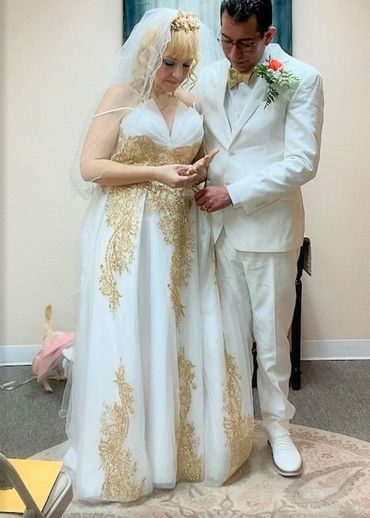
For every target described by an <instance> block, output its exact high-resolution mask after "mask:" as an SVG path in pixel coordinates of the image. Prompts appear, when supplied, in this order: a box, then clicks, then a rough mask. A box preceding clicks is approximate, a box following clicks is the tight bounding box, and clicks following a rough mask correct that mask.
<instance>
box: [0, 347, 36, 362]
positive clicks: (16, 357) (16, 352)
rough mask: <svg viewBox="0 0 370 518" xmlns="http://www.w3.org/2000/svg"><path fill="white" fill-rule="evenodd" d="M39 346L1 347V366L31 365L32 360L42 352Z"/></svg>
mask: <svg viewBox="0 0 370 518" xmlns="http://www.w3.org/2000/svg"><path fill="white" fill-rule="evenodd" d="M40 347H41V346H40V344H38V345H1V346H0V366H1V365H31V364H32V360H33V359H34V357H35V356H36V354H37V353H38V352H39V350H40Z"/></svg>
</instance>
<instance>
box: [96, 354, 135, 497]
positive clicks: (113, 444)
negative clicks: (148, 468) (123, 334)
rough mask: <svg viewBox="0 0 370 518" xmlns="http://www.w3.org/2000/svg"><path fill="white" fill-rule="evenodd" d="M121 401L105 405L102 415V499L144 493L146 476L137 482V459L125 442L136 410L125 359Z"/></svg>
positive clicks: (120, 372)
mask: <svg viewBox="0 0 370 518" xmlns="http://www.w3.org/2000/svg"><path fill="white" fill-rule="evenodd" d="M115 374H116V377H115V383H116V385H117V386H118V394H119V401H118V402H114V403H113V404H112V405H108V404H105V405H104V411H103V414H102V417H101V439H100V442H99V455H100V467H101V468H102V469H103V471H104V474H105V479H104V483H103V485H102V490H101V498H102V499H103V500H114V501H119V502H131V501H133V500H137V499H139V498H140V497H141V496H142V494H143V489H144V482H145V478H144V479H142V480H141V481H140V482H137V481H135V475H136V471H137V465H136V462H134V461H133V459H132V454H131V452H130V450H126V449H124V447H123V444H124V442H125V440H126V438H127V434H128V430H129V425H130V414H133V413H134V410H133V403H134V398H133V390H132V387H131V386H130V385H129V384H128V383H127V382H126V380H125V369H124V367H123V364H122V360H121V362H120V365H119V367H118V370H117V371H116V373H115Z"/></svg>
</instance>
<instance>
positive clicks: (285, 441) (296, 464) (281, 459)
mask: <svg viewBox="0 0 370 518" xmlns="http://www.w3.org/2000/svg"><path fill="white" fill-rule="evenodd" d="M268 444H269V446H270V448H271V451H272V459H273V461H274V467H275V469H276V471H277V472H278V473H279V474H280V475H282V476H283V477H296V476H297V475H300V474H301V473H302V469H303V463H302V457H301V454H300V453H299V451H298V450H297V448H296V446H295V444H294V442H293V441H292V439H291V438H290V436H289V434H284V435H280V436H279V437H275V438H271V439H270V440H269V441H268Z"/></svg>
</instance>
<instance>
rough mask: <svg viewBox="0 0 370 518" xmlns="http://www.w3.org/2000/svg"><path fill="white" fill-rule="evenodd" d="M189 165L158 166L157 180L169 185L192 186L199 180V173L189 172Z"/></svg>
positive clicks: (175, 186) (176, 186)
mask: <svg viewBox="0 0 370 518" xmlns="http://www.w3.org/2000/svg"><path fill="white" fill-rule="evenodd" d="M189 169H190V168H189V166H187V165H180V164H171V165H162V166H158V167H157V170H156V178H155V179H156V180H157V181H158V182H160V183H163V184H164V185H167V186H168V187H172V188H179V187H192V186H193V185H194V184H195V183H197V182H198V174H197V173H196V172H189Z"/></svg>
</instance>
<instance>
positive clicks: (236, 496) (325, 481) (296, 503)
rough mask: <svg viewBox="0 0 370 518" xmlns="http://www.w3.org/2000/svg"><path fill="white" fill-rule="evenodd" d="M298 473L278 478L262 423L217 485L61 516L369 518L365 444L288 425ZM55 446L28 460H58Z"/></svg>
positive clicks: (181, 487) (77, 508)
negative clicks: (236, 465)
mask: <svg viewBox="0 0 370 518" xmlns="http://www.w3.org/2000/svg"><path fill="white" fill-rule="evenodd" d="M291 434H292V437H293V439H294V440H295V442H296V444H297V446H298V448H299V449H300V451H301V454H302V457H303V461H304V473H303V475H302V476H301V477H299V478H283V477H281V476H280V475H278V474H277V473H276V472H275V470H274V469H273V467H272V462H271V454H270V451H269V448H268V446H267V444H266V436H265V433H264V432H263V430H262V426H261V422H260V421H257V422H256V425H255V445H254V450H253V453H252V455H251V457H250V459H249V461H248V462H247V463H246V465H245V466H243V467H242V468H241V469H240V470H239V471H238V472H237V473H236V474H235V476H234V477H233V478H232V479H231V480H230V481H229V482H228V483H227V484H226V485H224V486H223V487H218V488H214V487H205V486H203V485H201V484H186V483H180V484H178V486H177V487H176V488H175V489H173V490H167V491H164V490H158V491H155V492H154V493H153V494H152V495H151V496H150V497H148V498H146V499H145V500H143V501H140V502H139V503H136V504H134V505H119V504H103V505H95V506H92V505H88V504H82V503H80V502H72V503H71V505H70V506H69V507H68V509H67V511H66V513H65V514H64V516H65V517H66V518H105V517H107V518H115V517H121V516H124V517H126V516H127V517H130V518H134V517H135V518H149V517H153V518H180V517H188V518H212V517H220V518H229V517H230V518H231V517H232V518H270V517H273V518H306V517H307V518H308V517H310V518H311V517H315V518H366V517H368V518H370V443H368V442H364V441H360V440H358V439H352V438H351V437H346V436H344V435H339V434H335V433H331V432H324V431H322V430H317V429H314V428H307V427H305V426H297V425H292V426H291ZM61 446H62V445H60V446H56V447H54V448H50V449H49V450H45V451H44V452H41V453H39V454H37V455H36V456H35V457H38V458H44V459H50V458H54V459H58V458H60V456H61V455H62V454H63V447H61Z"/></svg>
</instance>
